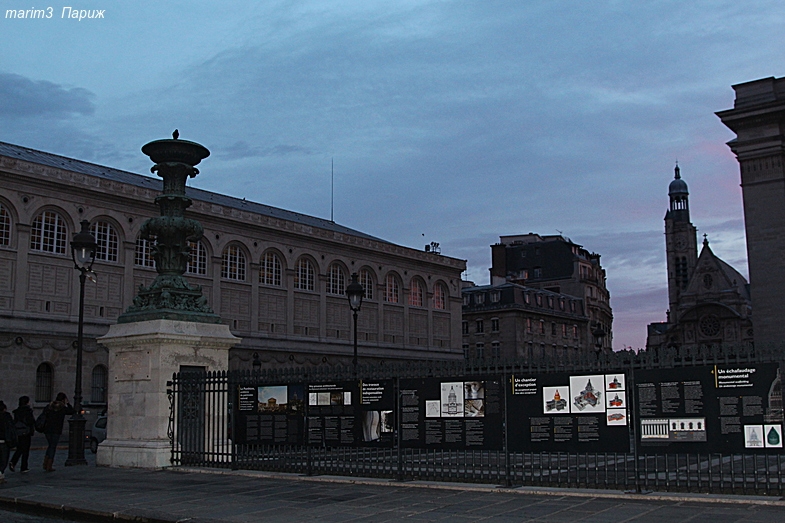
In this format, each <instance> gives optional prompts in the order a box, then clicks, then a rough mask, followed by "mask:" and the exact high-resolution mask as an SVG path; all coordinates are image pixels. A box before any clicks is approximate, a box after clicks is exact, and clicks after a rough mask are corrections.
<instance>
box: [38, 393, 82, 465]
mask: <svg viewBox="0 0 785 523" xmlns="http://www.w3.org/2000/svg"><path fill="white" fill-rule="evenodd" d="M44 412H45V413H46V424H45V425H44V436H46V442H47V443H48V444H49V446H48V447H47V448H46V455H45V456H44V470H45V471H47V472H54V470H55V469H54V468H52V465H54V462H55V452H57V444H58V443H59V442H60V435H61V434H62V433H63V422H64V421H65V417H66V415H67V414H73V413H74V412H76V411H75V410H74V408H73V407H72V406H71V404H70V403H68V396H66V395H65V393H64V392H59V393H58V394H57V397H56V398H55V400H54V401H53V402H52V403H50V404H49V405H47V406H46V408H45V409H44Z"/></svg>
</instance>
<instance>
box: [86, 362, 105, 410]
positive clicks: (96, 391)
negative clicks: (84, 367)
mask: <svg viewBox="0 0 785 523" xmlns="http://www.w3.org/2000/svg"><path fill="white" fill-rule="evenodd" d="M106 377H107V372H106V367H105V366H103V365H96V366H95V367H93V385H92V388H91V390H90V402H91V403H106V386H107V378H106Z"/></svg>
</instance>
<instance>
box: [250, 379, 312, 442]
mask: <svg viewBox="0 0 785 523" xmlns="http://www.w3.org/2000/svg"><path fill="white" fill-rule="evenodd" d="M304 400H305V394H304V387H303V385H302V384H301V383H295V384H291V385H241V386H239V387H238V388H237V402H236V408H235V410H234V415H235V422H234V430H235V434H234V441H235V442H236V443H240V444H254V443H258V444H267V445H275V444H291V445H297V444H301V443H303V414H304V407H305V401H304Z"/></svg>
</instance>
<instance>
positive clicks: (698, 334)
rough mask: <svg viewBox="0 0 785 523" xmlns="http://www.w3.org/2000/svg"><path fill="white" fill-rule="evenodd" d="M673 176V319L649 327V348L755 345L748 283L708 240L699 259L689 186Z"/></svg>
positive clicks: (669, 218) (668, 234) (669, 245)
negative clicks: (691, 217)
mask: <svg viewBox="0 0 785 523" xmlns="http://www.w3.org/2000/svg"><path fill="white" fill-rule="evenodd" d="M674 172H675V175H674V179H673V181H672V182H671V183H670V186H669V188H668V196H669V199H670V207H669V209H668V212H667V213H666V215H665V250H666V258H667V268H668V305H669V309H668V312H667V317H668V319H667V321H666V322H662V323H652V324H649V326H648V337H647V341H646V347H647V349H656V348H660V347H667V346H682V345H717V344H730V345H739V344H743V343H751V342H752V338H753V330H752V302H751V299H750V287H749V284H748V283H747V281H746V280H745V279H744V277H743V276H742V275H741V274H740V273H739V272H738V271H737V270H736V269H734V268H733V267H731V266H730V265H728V264H727V263H725V262H724V261H723V260H721V259H720V258H718V257H717V256H716V255H715V254H714V252H712V250H711V247H709V241H708V238H707V237H706V236H705V235H704V240H703V245H702V247H701V251H700V255H698V246H697V229H696V228H695V226H694V225H693V224H692V222H691V221H690V208H689V190H688V187H687V183H686V182H685V181H684V180H683V179H682V178H681V171H680V169H679V166H678V165H677V166H676V168H675V171H674Z"/></svg>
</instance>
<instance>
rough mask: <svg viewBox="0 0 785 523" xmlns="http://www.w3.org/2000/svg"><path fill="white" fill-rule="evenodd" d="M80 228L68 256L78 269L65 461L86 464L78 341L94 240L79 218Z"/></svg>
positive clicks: (88, 224) (94, 248) (80, 341)
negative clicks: (73, 381)
mask: <svg viewBox="0 0 785 523" xmlns="http://www.w3.org/2000/svg"><path fill="white" fill-rule="evenodd" d="M81 225H82V230H81V231H79V233H78V234H75V235H74V239H73V240H72V241H71V258H72V259H73V260H74V268H75V269H76V270H78V271H79V331H78V334H77V337H76V385H75V387H74V411H75V412H74V414H73V415H72V416H71V419H69V420H68V458H67V459H66V460H65V465H66V466H70V465H87V460H86V459H85V457H84V427H85V419H84V416H83V415H82V342H83V331H84V284H85V280H86V279H87V273H88V272H92V270H93V263H94V262H95V250H96V243H95V238H94V237H93V235H92V234H90V222H88V221H87V220H82V221H81Z"/></svg>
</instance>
